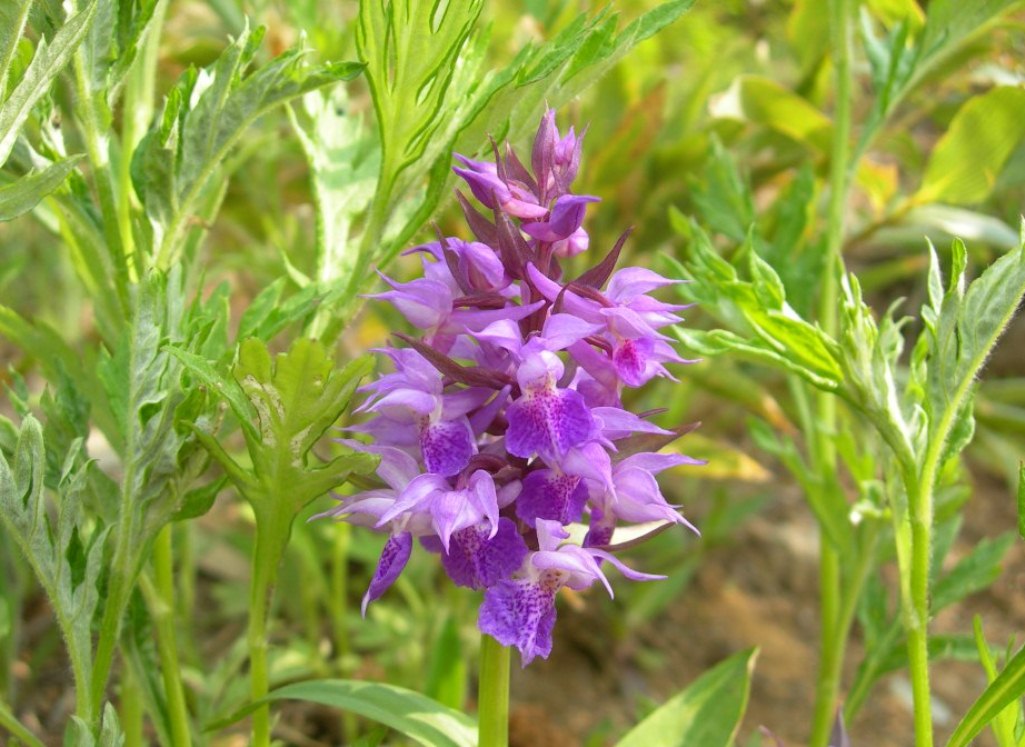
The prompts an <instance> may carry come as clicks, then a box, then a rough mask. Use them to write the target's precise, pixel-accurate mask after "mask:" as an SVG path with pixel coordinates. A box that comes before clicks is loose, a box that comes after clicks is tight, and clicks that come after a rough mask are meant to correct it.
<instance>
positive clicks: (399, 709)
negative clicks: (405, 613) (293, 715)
mask: <svg viewBox="0 0 1025 747" xmlns="http://www.w3.org/2000/svg"><path fill="white" fill-rule="evenodd" d="M277 700H301V701H305V702H307V703H319V704H320V705H324V706H328V707H329V708H337V709H339V710H342V711H348V712H350V713H355V714H358V715H360V716H363V717H364V718H366V719H369V720H371V721H376V722H378V723H380V724H384V725H385V726H388V727H390V728H392V729H394V730H395V731H397V732H399V733H400V734H404V735H405V736H407V737H409V738H410V739H413V740H414V741H416V742H418V743H419V744H422V745H425V747H476V744H477V725H476V724H475V723H474V722H473V721H472V720H471V719H470V718H469V717H468V716H466V715H465V714H463V713H461V712H459V711H455V710H452V709H450V708H446V707H445V706H443V705H441V704H440V703H438V702H436V701H434V700H431V699H430V698H428V697H426V696H424V695H421V694H420V693H417V692H413V691H412V690H406V689H405V688H401V687H396V686H394V685H388V684H385V683H383V682H359V681H353V680H312V681H309V682H298V683H296V684H294V685H286V686H285V687H280V688H278V689H277V690H274V691H273V692H271V693H270V694H269V695H268V696H267V697H266V698H265V699H264V700H263V701H260V702H272V701H277ZM258 705H259V703H254V704H251V705H250V706H248V707H247V708H245V709H244V710H243V711H241V712H239V713H237V714H235V715H233V716H232V717H231V718H230V719H228V720H227V721H225V722H221V723H217V724H212V725H211V726H210V727H208V728H211V729H213V728H220V727H224V726H227V725H229V724H231V723H234V722H235V721H237V720H239V719H240V718H242V717H243V716H245V715H246V714H248V713H249V712H251V711H252V710H254V709H255V708H256V707H257V706H258Z"/></svg>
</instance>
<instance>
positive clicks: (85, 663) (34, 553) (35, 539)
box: [0, 415, 107, 687]
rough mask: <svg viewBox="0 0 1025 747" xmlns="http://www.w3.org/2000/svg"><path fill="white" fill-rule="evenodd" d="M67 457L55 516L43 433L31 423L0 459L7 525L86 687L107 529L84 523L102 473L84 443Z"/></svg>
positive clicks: (0, 496)
mask: <svg viewBox="0 0 1025 747" xmlns="http://www.w3.org/2000/svg"><path fill="white" fill-rule="evenodd" d="M60 458H61V459H62V462H63V466H62V470H61V477H60V481H59V484H58V485H57V486H56V491H55V492H56V493H57V496H58V501H57V511H56V515H55V516H54V515H53V514H51V511H50V509H49V506H48V505H47V497H46V493H47V491H46V489H45V471H46V460H47V455H46V449H45V447H44V442H43V431H42V428H41V426H40V424H39V422H38V421H37V420H35V418H33V417H32V416H31V415H29V416H27V417H26V418H25V419H24V421H23V422H22V425H21V429H20V430H19V433H18V442H17V445H16V448H15V452H14V458H13V462H8V461H7V460H6V459H5V458H4V456H3V454H2V453H0V521H2V522H3V525H4V527H5V528H6V529H7V533H8V536H9V537H10V539H11V540H12V541H13V542H14V544H15V545H17V546H18V548H19V549H20V550H21V551H22V553H23V554H24V556H25V559H26V560H27V561H28V563H29V565H30V566H31V568H32V570H33V572H34V573H35V575H36V578H37V579H38V581H39V583H40V585H41V586H42V587H43V589H44V591H45V592H46V595H47V597H48V599H49V601H50V604H51V605H52V606H53V608H54V612H55V615H56V618H57V622H58V625H59V627H60V629H61V633H62V634H63V636H64V641H65V644H66V646H67V650H68V655H69V658H70V660H71V663H72V669H73V671H74V674H75V681H76V683H77V684H78V686H80V687H81V686H83V685H84V684H85V683H88V678H89V675H90V670H91V658H90V657H91V654H90V652H91V650H92V620H93V617H94V615H95V614H96V610H97V607H98V605H99V602H100V594H99V589H98V587H97V581H98V580H99V577H100V571H101V569H102V568H103V553H104V546H105V543H106V538H107V530H106V528H104V527H102V526H97V527H94V528H92V529H90V528H88V527H87V524H86V521H85V518H84V516H83V513H84V512H83V501H84V496H85V494H86V493H87V491H88V489H89V476H88V475H89V472H90V471H91V470H92V469H95V467H94V466H93V464H92V462H91V461H90V460H88V459H87V458H86V456H85V451H84V446H83V442H82V440H81V439H79V440H77V441H76V442H75V443H74V444H73V446H72V448H71V449H70V450H69V451H68V453H67V454H64V455H60Z"/></svg>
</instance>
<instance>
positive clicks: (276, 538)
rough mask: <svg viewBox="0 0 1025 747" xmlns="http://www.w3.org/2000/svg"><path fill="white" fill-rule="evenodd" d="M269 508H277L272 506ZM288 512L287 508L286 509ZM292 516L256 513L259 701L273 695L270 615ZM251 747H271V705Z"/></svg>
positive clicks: (253, 682) (254, 678) (253, 652)
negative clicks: (268, 627)
mask: <svg viewBox="0 0 1025 747" xmlns="http://www.w3.org/2000/svg"><path fill="white" fill-rule="evenodd" d="M270 508H272V509H273V508H278V509H279V510H280V508H281V506H280V504H279V505H278V506H271V507H270ZM285 508H286V509H287V506H286V507H285ZM291 524H292V518H291V514H283V515H277V514H275V513H273V512H271V513H269V514H264V513H263V512H261V511H257V513H256V541H255V542H254V543H253V577H252V581H251V584H250V590H249V591H250V594H249V632H248V635H247V642H248V645H249V677H250V689H249V692H250V696H251V698H252V700H253V701H254V702H255V701H259V700H262V699H263V698H264V697H266V695H267V693H268V692H269V691H270V669H269V667H268V665H267V647H268V641H267V615H268V612H269V610H270V605H271V597H272V595H273V593H274V585H275V583H276V581H277V576H278V566H279V565H280V564H281V558H282V557H283V556H284V554H285V546H286V545H287V544H288V535H289V530H290V529H291ZM252 731H253V738H252V741H251V742H250V746H251V747H270V705H269V704H267V703H262V704H261V705H259V706H258V707H257V708H256V710H255V711H253V722H252Z"/></svg>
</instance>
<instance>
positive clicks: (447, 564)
mask: <svg viewBox="0 0 1025 747" xmlns="http://www.w3.org/2000/svg"><path fill="white" fill-rule="evenodd" d="M525 557H527V545H526V543H525V542H524V541H523V537H521V536H520V533H519V532H518V531H517V529H516V524H514V523H513V522H512V521H511V520H510V519H506V518H504V517H503V518H501V519H499V520H498V533H497V534H496V535H495V536H494V537H492V538H491V539H488V530H487V529H486V528H485V527H481V526H475V527H467V528H466V529H461V530H459V531H458V532H456V533H454V534H453V535H452V539H451V541H450V542H449V551H448V552H447V553H443V554H442V556H441V564H442V566H444V568H445V572H446V573H447V574H448V576H449V578H451V579H452V581H454V582H455V583H456V584H457V585H459V586H467V587H469V588H471V589H484V588H488V587H491V586H494V585H495V584H497V583H498V582H499V581H501V580H502V579H506V578H508V577H509V576H511V575H512V574H513V573H514V572H515V571H517V570H519V568H520V566H521V565H523V559H524V558H525Z"/></svg>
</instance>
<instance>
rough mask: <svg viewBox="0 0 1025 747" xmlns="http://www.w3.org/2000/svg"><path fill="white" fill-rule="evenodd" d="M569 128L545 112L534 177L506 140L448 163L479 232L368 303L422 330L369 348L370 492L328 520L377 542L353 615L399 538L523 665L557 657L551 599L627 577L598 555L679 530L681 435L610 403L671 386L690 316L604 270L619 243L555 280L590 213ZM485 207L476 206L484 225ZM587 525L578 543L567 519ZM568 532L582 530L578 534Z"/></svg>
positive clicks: (368, 597) (653, 279)
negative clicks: (661, 383)
mask: <svg viewBox="0 0 1025 747" xmlns="http://www.w3.org/2000/svg"><path fill="white" fill-rule="evenodd" d="M581 140H582V135H580V136H578V135H577V134H576V132H575V131H574V130H573V129H572V128H570V129H569V130H568V131H567V133H566V134H565V135H563V134H561V133H560V132H559V130H558V128H557V127H556V122H555V112H554V111H552V110H548V111H546V112H545V114H544V117H543V118H542V120H541V125H540V127H539V128H538V131H537V135H536V137H535V139H534V145H533V149H532V152H531V157H530V161H529V163H530V168H528V166H526V165H524V162H523V161H521V160H520V158H519V157H518V156H517V155H516V153H515V152H514V151H513V150H512V149H511V148H510V147H508V146H505V147H499V146H497V145H495V146H494V148H493V151H494V154H495V161H494V163H489V162H485V161H477V160H471V159H469V158H466V157H463V156H457V158H458V160H459V163H460V165H459V167H457V168H456V169H455V172H456V173H457V174H458V175H459V176H460V177H461V178H462V179H463V180H464V181H465V182H466V184H467V185H468V186H469V189H470V192H471V193H472V194H473V197H474V198H476V200H477V201H478V202H479V203H480V205H481V206H482V207H481V208H478V207H475V206H474V205H472V204H471V200H470V198H469V197H467V196H465V195H463V194H461V193H457V195H458V198H459V202H460V207H461V208H462V211H463V215H464V217H465V218H466V222H467V224H468V225H469V228H470V230H471V231H472V233H473V234H474V237H475V239H473V240H464V239H461V238H458V237H446V236H444V235H443V234H441V233H440V231H439V232H438V238H437V241H434V242H431V243H426V244H422V245H420V246H417V247H414V248H413V249H411V250H409V252H407V254H410V253H415V254H418V255H420V260H421V265H422V269H423V275H422V277H418V278H416V279H413V280H410V281H408V282H398V281H396V280H393V279H391V278H389V277H387V276H384V275H382V276H381V277H382V278H383V280H384V282H386V283H387V285H388V286H389V287H388V288H387V289H386V290H385V291H384V292H382V293H378V294H376V295H374V296H371V297H372V298H376V299H379V300H384V301H388V302H389V303H391V304H393V305H394V306H395V307H396V308H397V309H398V310H399V311H400V312H401V313H402V314H403V316H405V317H406V319H407V320H408V321H409V323H410V324H411V325H412V326H413V327H415V328H417V329H418V330H419V334H418V336H417V337H409V336H406V335H404V334H402V333H401V332H398V331H397V332H396V334H395V337H396V338H398V340H399V341H400V343H399V345H400V347H395V348H386V349H383V350H381V351H378V352H380V353H382V354H383V355H384V356H386V357H387V358H389V359H390V361H391V363H392V364H393V366H394V370H393V371H391V372H389V373H385V374H383V375H381V376H380V377H379V378H378V379H377V380H376V381H375V382H373V383H371V384H369V385H367V386H366V387H364V388H363V389H362V390H361V391H363V392H364V393H366V395H367V400H366V402H365V403H364V404H363V405H362V406H361V407H360V408H359V409H358V412H359V413H362V414H364V415H367V416H369V417H368V419H367V420H365V421H364V422H362V423H359V424H357V425H354V426H351V427H350V428H349V429H348V430H349V431H350V432H353V433H357V434H360V438H363V439H365V438H370V439H372V440H373V443H372V444H365V443H361V442H356V441H352V440H348V441H345V443H346V444H347V445H349V446H350V447H351V448H354V449H362V450H365V451H370V452H372V453H375V454H378V455H380V457H381V463H380V466H379V467H378V470H377V475H378V477H379V478H380V481H381V484H380V485H377V486H371V487H370V489H368V490H364V491H362V492H360V493H357V494H355V495H351V496H344V497H339V499H338V500H339V503H338V505H337V506H336V507H335V508H333V509H331V510H330V511H328V512H327V513H326V514H325V515H330V516H332V517H335V518H338V519H342V520H345V521H349V522H351V523H354V524H358V525H361V526H366V527H370V528H372V529H375V530H378V531H381V532H385V533H387V535H388V537H387V539H386V541H385V543H384V549H383V551H382V553H381V557H380V559H379V561H378V564H377V567H376V569H375V571H374V574H373V577H372V579H371V582H370V585H369V588H368V589H367V592H366V594H365V595H364V598H363V611H364V613H365V612H366V609H367V605H368V604H369V603H370V602H371V601H373V600H375V599H378V598H379V597H380V596H381V595H382V594H384V593H385V591H386V590H387V589H388V588H389V587H390V586H391V585H392V584H393V583H394V582H395V580H396V578H398V576H399V574H400V573H401V572H402V570H403V569H404V568H405V566H406V564H407V562H408V560H409V558H410V556H411V554H412V550H413V545H414V540H419V542H420V544H421V545H422V546H423V547H424V548H425V549H426V550H428V551H430V552H433V553H437V554H438V555H439V557H440V561H441V566H442V568H443V569H444V571H445V573H446V574H447V575H448V576H449V578H450V579H451V580H452V581H453V583H455V584H457V585H459V586H465V587H469V588H471V589H477V590H482V591H483V593H484V594H483V603H482V604H481V607H480V614H479V618H478V624H479V627H480V629H481V631H482V632H484V633H487V634H489V635H491V636H493V637H494V638H495V639H497V640H498V641H499V642H500V643H502V644H503V645H507V646H515V647H516V648H518V649H519V651H520V655H521V660H522V662H523V664H524V665H526V664H527V663H529V662H530V661H531V660H532V659H533V658H534V657H537V656H542V657H547V656H548V655H549V653H550V652H551V650H552V631H553V628H554V625H555V618H556V603H555V597H556V594H557V593H558V591H559V590H560V589H561V588H563V587H569V588H571V589H576V590H583V589H586V588H588V587H591V586H593V585H594V584H595V582H597V583H599V584H601V585H602V586H603V587H605V589H606V590H607V591H608V592H609V594H610V595H611V594H612V585H611V584H610V582H609V579H608V578H607V577H606V575H605V572H606V571H607V570H608V569H609V568H610V567H614V568H617V569H619V570H620V572H621V573H622V574H623V575H624V576H626V578H628V579H630V580H633V581H648V580H653V579H656V578H661V576H652V575H648V574H644V573H638V572H636V571H633V570H631V569H629V568H628V567H626V566H625V565H623V563H622V562H620V561H619V560H618V559H617V558H616V557H615V556H614V555H613V553H612V551H613V550H616V551H619V550H622V549H625V546H622V547H621V546H617V545H614V544H613V543H612V539H613V533H614V532H615V531H616V529H617V527H618V526H620V525H621V524H623V523H632V524H640V523H655V524H656V531H660V529H659V527H662V528H664V527H666V526H675V525H677V524H680V525H683V526H687V527H690V528H691V529H693V526H692V525H691V524H690V523H689V522H688V521H687V520H686V519H684V518H683V516H682V515H681V514H680V512H679V507H678V506H675V505H673V504H671V503H670V502H669V501H668V500H667V499H666V497H665V496H664V495H663V494H662V492H661V490H660V488H659V485H658V482H657V479H656V476H657V475H658V474H659V473H660V472H662V471H664V470H666V469H668V468H670V467H675V466H677V465H680V464H697V463H699V462H698V461H697V460H692V459H689V458H687V457H684V456H680V455H667V454H660V453H655V452H654V451H649V450H646V449H659V448H661V447H662V446H663V445H665V444H666V443H668V442H669V441H671V440H673V439H674V438H677V437H679V436H680V435H681V433H682V430H681V429H666V428H662V427H661V426H659V425H658V424H656V423H655V422H652V420H651V419H650V418H651V417H652V416H653V415H654V414H657V413H648V414H646V415H645V414H641V415H638V414H635V413H632V412H630V410H629V409H627V408H626V407H625V406H624V404H623V397H622V395H623V391H624V388H626V387H640V386H643V385H644V384H645V383H647V382H648V381H650V380H651V379H652V378H653V377H656V376H661V377H668V378H670V379H671V378H672V374H671V372H670V370H669V367H670V366H672V365H675V364H680V363H686V362H687V361H685V360H683V359H682V358H681V357H680V356H679V355H678V354H677V353H676V351H675V350H674V349H673V347H672V344H671V343H672V340H671V338H670V337H669V336H668V335H666V334H665V333H664V332H663V331H662V330H663V328H665V327H667V326H668V325H671V324H677V323H679V322H680V321H681V317H680V316H679V313H680V312H681V311H682V310H683V309H684V308H685V307H684V306H680V305H677V304H671V303H667V302H665V301H661V300H659V299H658V298H656V297H655V296H656V294H657V293H659V292H660V291H662V290H663V289H665V288H667V287H668V286H670V285H673V284H674V283H675V282H676V281H674V280H670V279H667V278H664V277H662V276H660V275H658V274H657V273H654V272H651V271H650V270H646V269H642V268H627V269H622V270H619V271H618V272H615V266H616V262H617V261H618V260H619V257H620V254H621V250H622V248H623V245H624V243H625V241H626V239H627V237H628V235H629V231H627V232H626V233H624V234H623V235H622V236H621V237H620V238H619V240H618V241H617V242H616V244H615V245H614V246H613V248H612V250H611V251H609V252H607V253H605V254H604V257H603V258H602V259H600V260H598V261H597V262H596V263H595V264H594V266H593V267H591V268H590V269H588V270H586V271H585V272H583V273H582V274H580V275H578V276H577V277H576V280H572V281H567V279H566V278H565V277H564V272H563V268H562V267H561V265H560V263H561V261H562V260H563V259H564V258H566V257H571V256H574V255H577V254H581V253H583V252H585V251H587V250H588V249H589V245H590V236H589V235H588V232H587V229H586V228H585V222H586V218H587V211H588V208H589V207H590V206H591V205H592V204H594V203H596V202H598V198H597V197H591V196H587V195H577V194H573V192H572V191H571V187H572V182H573V179H574V177H575V176H576V174H577V172H578V170H579V165H580V153H581ZM488 211H490V213H491V214H490V215H487V213H488ZM581 522H586V523H587V524H588V529H587V532H586V536H585V537H584V540H583V542H582V543H581V542H574V541H572V540H571V539H570V536H571V535H570V532H568V531H567V530H566V527H568V526H569V525H571V524H577V523H581ZM573 536H579V533H577V532H574V533H573Z"/></svg>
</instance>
